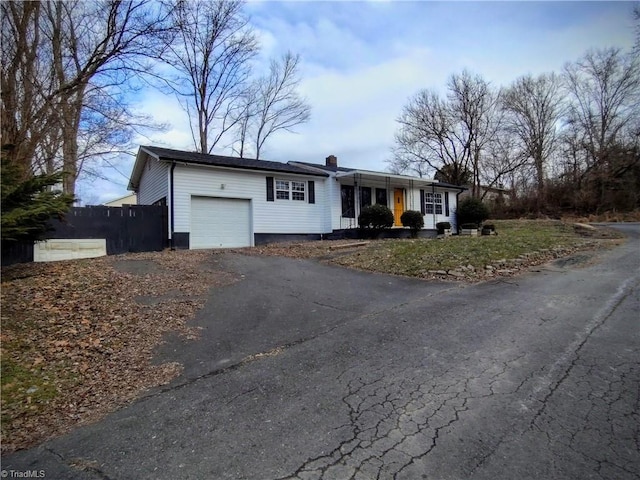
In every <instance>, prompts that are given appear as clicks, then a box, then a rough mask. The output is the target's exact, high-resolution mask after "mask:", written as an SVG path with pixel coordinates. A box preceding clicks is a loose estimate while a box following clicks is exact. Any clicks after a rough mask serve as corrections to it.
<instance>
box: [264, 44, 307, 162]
mask: <svg viewBox="0 0 640 480" xmlns="http://www.w3.org/2000/svg"><path fill="white" fill-rule="evenodd" d="M299 61H300V56H299V55H294V54H293V53H291V52H287V53H286V54H284V55H283V56H282V59H281V60H280V61H278V60H272V61H271V65H270V67H269V73H268V75H266V76H264V77H262V78H260V79H259V80H258V83H257V88H256V104H255V115H256V127H255V128H256V131H255V139H254V146H255V154H256V158H260V152H261V150H262V147H263V146H264V143H265V142H266V140H267V139H268V138H269V137H270V136H271V135H272V134H274V133H276V132H277V131H279V130H286V131H288V132H291V131H292V128H293V127H295V126H297V125H300V124H302V123H305V122H308V121H309V118H310V116H311V106H310V105H309V104H308V103H307V102H306V101H305V100H304V99H303V98H302V97H301V96H300V94H299V93H298V91H297V89H298V85H299V83H300V77H299V72H298V63H299Z"/></svg>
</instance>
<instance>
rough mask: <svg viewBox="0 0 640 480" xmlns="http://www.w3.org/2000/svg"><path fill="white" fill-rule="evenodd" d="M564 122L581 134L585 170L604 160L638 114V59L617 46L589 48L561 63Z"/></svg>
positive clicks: (639, 100)
mask: <svg viewBox="0 0 640 480" xmlns="http://www.w3.org/2000/svg"><path fill="white" fill-rule="evenodd" d="M564 79H565V83H566V89H567V92H568V94H569V98H570V105H569V110H568V122H569V123H570V124H571V125H574V128H575V130H576V132H578V134H579V135H580V137H581V141H582V147H583V154H584V157H583V158H584V162H585V165H584V167H585V170H584V173H587V172H588V171H589V170H591V169H593V168H597V167H598V166H600V165H602V164H603V163H605V162H606V160H607V155H608V153H609V151H610V150H611V148H612V147H614V146H615V145H616V144H617V143H618V142H620V141H622V140H623V137H624V136H625V135H627V136H634V133H635V134H636V135H637V133H638V132H633V131H630V129H631V130H635V128H634V127H637V125H638V119H639V116H640V110H639V108H638V107H639V106H640V61H639V59H638V57H637V56H633V55H625V54H624V53H623V52H622V51H621V50H619V49H613V48H611V49H606V50H591V51H589V52H587V54H586V55H585V56H584V57H582V58H581V59H579V60H578V61H576V62H575V63H570V64H567V65H566V66H565V69H564Z"/></svg>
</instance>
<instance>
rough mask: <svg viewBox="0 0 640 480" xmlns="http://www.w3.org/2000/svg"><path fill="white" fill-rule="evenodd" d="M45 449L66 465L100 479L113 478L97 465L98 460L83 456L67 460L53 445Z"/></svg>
mask: <svg viewBox="0 0 640 480" xmlns="http://www.w3.org/2000/svg"><path fill="white" fill-rule="evenodd" d="M44 450H45V451H46V452H49V453H50V454H51V455H53V456H54V457H55V458H56V459H57V460H58V461H59V462H60V463H62V464H64V465H66V466H67V467H69V468H72V469H75V470H80V471H82V472H86V473H90V474H93V475H94V476H96V477H97V478H99V479H100V480H111V477H109V476H108V475H107V474H106V473H104V472H103V471H102V470H101V469H100V468H98V467H97V466H96V465H97V464H98V462H97V461H93V460H85V459H83V458H73V459H69V460H67V459H66V458H65V457H64V456H63V455H61V454H60V453H58V452H56V451H55V450H54V449H52V448H51V447H45V449H44Z"/></svg>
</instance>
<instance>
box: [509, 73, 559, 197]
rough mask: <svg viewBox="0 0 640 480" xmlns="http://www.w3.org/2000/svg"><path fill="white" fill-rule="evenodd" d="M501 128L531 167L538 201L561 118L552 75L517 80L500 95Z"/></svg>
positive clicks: (542, 189) (557, 88) (555, 79)
mask: <svg viewBox="0 0 640 480" xmlns="http://www.w3.org/2000/svg"><path fill="white" fill-rule="evenodd" d="M501 103H502V108H503V109H504V111H505V112H506V116H505V126H506V128H507V129H508V130H509V131H510V132H511V133H512V134H514V135H515V137H516V138H517V139H518V140H519V148H518V149H519V150H520V153H519V154H518V153H516V156H518V155H521V156H522V157H524V158H525V159H530V160H531V161H532V163H533V165H534V167H535V172H536V181H537V186H538V198H539V199H540V200H542V199H543V197H544V178H545V165H546V164H547V161H548V159H549V157H550V155H551V153H552V151H553V148H554V147H555V143H556V137H557V135H556V131H557V129H558V127H559V125H558V123H559V121H560V118H561V115H562V97H561V93H560V82H559V79H558V78H557V77H556V76H555V75H554V74H550V75H540V76H538V77H535V78H534V77H533V76H532V75H526V76H523V77H520V78H518V79H517V80H515V82H513V84H512V85H511V86H510V87H509V88H508V89H507V90H506V91H505V92H504V95H503V96H502V102H501Z"/></svg>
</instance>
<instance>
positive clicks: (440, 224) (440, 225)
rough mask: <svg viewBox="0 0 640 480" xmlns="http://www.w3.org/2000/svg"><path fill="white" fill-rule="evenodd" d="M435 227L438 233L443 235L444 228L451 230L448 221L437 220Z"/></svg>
mask: <svg viewBox="0 0 640 480" xmlns="http://www.w3.org/2000/svg"><path fill="white" fill-rule="evenodd" d="M436 229H437V230H438V235H444V231H445V230H451V224H450V223H449V222H438V223H436Z"/></svg>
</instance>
